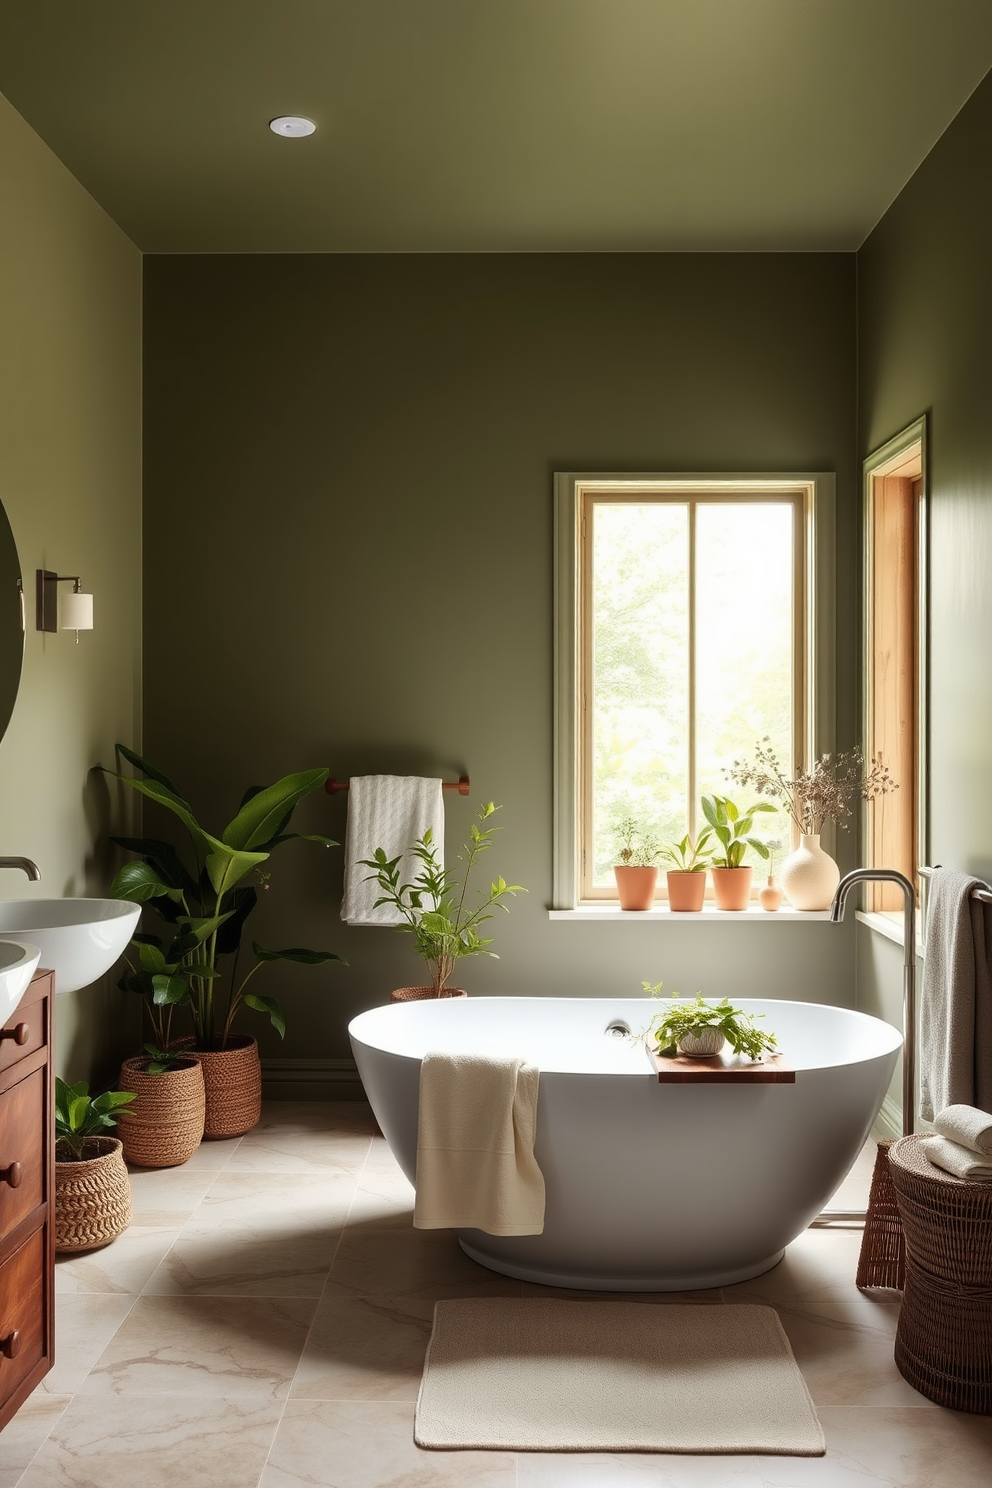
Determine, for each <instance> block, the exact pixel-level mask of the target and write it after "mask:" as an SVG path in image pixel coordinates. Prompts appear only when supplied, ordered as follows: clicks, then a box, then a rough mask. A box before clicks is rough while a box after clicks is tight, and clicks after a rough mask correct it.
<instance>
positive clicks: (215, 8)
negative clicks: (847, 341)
mask: <svg viewBox="0 0 992 1488" xmlns="http://www.w3.org/2000/svg"><path fill="white" fill-rule="evenodd" d="M990 66H992V0H0V92H3V93H4V94H6V96H7V98H8V99H9V100H10V102H11V103H12V104H13V105H14V107H15V108H16V109H18V110H19V112H20V113H21V114H22V115H23V116H24V118H25V119H26V120H27V121H28V123H29V124H31V125H32V126H33V128H34V129H35V130H36V131H37V132H38V134H40V135H41V137H42V138H43V139H44V140H45V141H46V142H47V143H48V144H49V145H50V147H51V148H52V149H53V150H54V151H55V153H56V154H57V155H58V156H59V157H60V158H61V159H62V160H63V161H64V163H65V164H66V165H67V166H68V168H69V169H70V170H71V171H72V173H73V174H74V175H75V176H76V177H77V178H78V179H79V180H80V181H81V182H82V184H83V185H84V186H85V187H86V188H87V189H88V190H89V191H90V192H91V193H92V194H93V195H94V196H95V197H96V198H97V200H98V201H99V202H101V203H102V205H103V206H104V207H105V208H106V209H107V211H108V212H109V213H110V214H111V215H112V216H113V217H114V218H115V219H116V221H117V222H118V223H119V224H120V225H121V227H122V228H123V229H124V230H125V231H126V232H127V233H128V234H129V236H130V237H131V238H132V239H133V240H134V242H135V243H136V244H137V245H138V246H139V247H140V248H142V249H144V250H145V251H148V252H158V253H184V252H185V253H194V252H214V253H217V252H245V253H253V252H254V253H257V252H418V251H423V252H471V251H481V252H528V251H617V250H655V249H675V250H678V249H683V250H735V249H780V250H794V249H854V248H856V247H858V245H859V244H860V243H861V242H862V241H863V239H864V238H865V236H866V234H867V233H868V232H869V231H870V230H871V228H872V227H873V226H874V224H875V223H876V222H877V220H878V219H879V217H880V216H881V215H882V213H883V212H884V211H885V209H886V207H887V206H888V205H889V203H890V202H891V201H892V200H893V198H894V197H895V196H896V195H897V194H898V192H899V191H900V190H901V188H902V187H903V185H904V184H905V182H906V181H907V180H908V178H909V177H910V176H911V175H912V173H913V171H914V170H915V169H916V167H917V166H918V165H919V163H920V161H921V160H922V159H923V157H924V156H925V155H926V154H927V152H928V151H929V150H930V148H931V146H932V145H933V144H934V142H935V141H936V140H937V139H938V138H939V136H940V135H941V134H942V133H943V131H944V129H946V127H947V125H948V124H949V123H950V121H951V119H952V118H953V117H954V115H955V114H956V113H957V112H958V110H959V109H960V108H961V106H962V104H963V103H964V102H965V100H966V99H967V98H968V96H969V94H970V93H971V92H972V91H973V90H974V89H975V87H976V86H977V85H978V83H979V82H980V81H981V79H982V77H983V76H984V74H985V73H986V72H987V71H988V69H989V67H990ZM281 113H303V114H308V115H309V116H310V117H312V118H313V119H314V120H316V122H317V126H318V128H317V133H316V134H315V135H313V136H312V137H311V138H310V139H304V140H284V139H279V138H277V137H276V136H275V135H273V134H271V133H270V131H269V130H268V128H267V122H268V120H269V119H270V118H271V117H272V116H273V115H275V114H281Z"/></svg>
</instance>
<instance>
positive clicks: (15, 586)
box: [0, 506, 24, 738]
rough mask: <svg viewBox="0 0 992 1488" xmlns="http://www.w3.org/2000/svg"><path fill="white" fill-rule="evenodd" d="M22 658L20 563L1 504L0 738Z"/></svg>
mask: <svg viewBox="0 0 992 1488" xmlns="http://www.w3.org/2000/svg"><path fill="white" fill-rule="evenodd" d="M23 660H24V620H23V612H22V607H21V565H20V563H19V562H18V559H17V548H16V547H15V546H14V534H13V533H12V532H11V530H10V523H9V522H8V521H7V513H6V512H5V511H4V509H3V507H2V506H0V738H2V737H3V735H4V734H5V733H6V731H7V725H8V723H9V722H10V715H11V713H13V711H14V703H15V701H16V699H17V688H18V685H19V684H20V680H21V662H22V661H23Z"/></svg>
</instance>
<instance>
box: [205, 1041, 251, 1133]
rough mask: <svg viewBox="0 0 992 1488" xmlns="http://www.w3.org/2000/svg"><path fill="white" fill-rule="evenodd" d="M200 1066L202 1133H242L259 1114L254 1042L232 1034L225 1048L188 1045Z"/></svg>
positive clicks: (246, 1130) (249, 1128)
mask: <svg viewBox="0 0 992 1488" xmlns="http://www.w3.org/2000/svg"><path fill="white" fill-rule="evenodd" d="M190 1053H191V1054H192V1056H193V1058H194V1059H196V1060H198V1061H199V1064H200V1066H201V1068H202V1069H203V1088H204V1093H205V1095H206V1118H205V1120H204V1123H203V1135H204V1136H205V1137H243V1136H244V1134H245V1132H248V1131H251V1129H252V1127H253V1126H257V1125H258V1123H259V1121H260V1120H261V1116H262V1065H261V1062H260V1060H259V1057H258V1044H257V1043H256V1041H255V1040H254V1039H253V1038H249V1037H248V1036H247V1035H246V1034H243V1033H241V1034H235V1035H234V1036H233V1038H231V1039H229V1040H228V1045H227V1048H226V1049H191V1050H190Z"/></svg>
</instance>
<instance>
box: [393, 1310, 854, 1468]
mask: <svg viewBox="0 0 992 1488" xmlns="http://www.w3.org/2000/svg"><path fill="white" fill-rule="evenodd" d="M414 1434H415V1439H416V1441H417V1443H418V1445H419V1446H421V1447H437V1448H442V1449H444V1448H448V1449H450V1448H460V1447H474V1448H493V1449H494V1450H502V1451H520V1452H761V1453H770V1454H793V1455H795V1456H800V1457H820V1456H822V1455H823V1452H824V1442H823V1432H822V1431H821V1429H820V1423H819V1421H818V1420H817V1418H816V1412H815V1411H814V1409H813V1402H812V1401H811V1400H810V1397H809V1391H808V1390H807V1389H806V1384H805V1381H804V1380H803V1377H802V1375H801V1374H800V1373H799V1369H798V1367H797V1366H796V1361H795V1359H794V1358H793V1357H792V1350H791V1349H790V1347H789V1341H788V1339H787V1338H786V1336H785V1333H784V1331H783V1329H782V1324H781V1323H780V1322H779V1320H778V1315H777V1313H776V1312H775V1311H774V1309H773V1308H771V1307H758V1306H753V1305H743V1306H737V1305H734V1304H727V1305H719V1304H713V1305H709V1304H706V1305H703V1306H699V1307H690V1306H685V1305H683V1304H681V1303H672V1304H669V1303H658V1304H653V1303H650V1302H647V1303H645V1302H612V1301H611V1302H598V1301H597V1302H592V1301H590V1302H583V1301H579V1300H576V1301H558V1300H552V1299H550V1298H549V1299H544V1298H534V1299H530V1298H526V1299H522V1298H508V1297H497V1298H484V1299H483V1298H471V1299H467V1300H465V1301H456V1302H438V1303H437V1305H436V1306H435V1309H434V1332H433V1334H432V1335H431V1341H430V1347H429V1348H428V1351H427V1361H426V1363H425V1365H424V1377H423V1380H422V1381H421V1385H420V1397H419V1399H418V1401H417V1423H416V1428H415V1433H414Z"/></svg>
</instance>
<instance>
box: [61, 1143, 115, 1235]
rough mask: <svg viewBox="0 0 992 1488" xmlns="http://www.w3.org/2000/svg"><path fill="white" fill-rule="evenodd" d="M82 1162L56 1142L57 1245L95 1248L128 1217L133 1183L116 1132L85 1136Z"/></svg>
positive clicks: (112, 1233) (113, 1233)
mask: <svg viewBox="0 0 992 1488" xmlns="http://www.w3.org/2000/svg"><path fill="white" fill-rule="evenodd" d="M83 1151H84V1152H85V1153H86V1156H85V1157H84V1158H83V1160H82V1161H81V1162H66V1161H61V1160H60V1159H59V1147H58V1145H56V1148H55V1249H56V1250H58V1251H74V1250H95V1249H96V1248H97V1247H98V1246H100V1245H109V1244H110V1242H111V1240H116V1239H117V1236H118V1235H121V1234H123V1233H124V1231H125V1230H126V1229H127V1227H128V1225H129V1224H130V1223H131V1184H130V1182H129V1181H128V1176H127V1168H126V1167H125V1166H124V1154H123V1151H122V1148H121V1144H120V1142H119V1141H118V1140H117V1138H116V1137H87V1138H86V1144H85V1146H84V1148H83Z"/></svg>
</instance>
